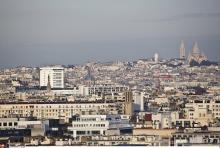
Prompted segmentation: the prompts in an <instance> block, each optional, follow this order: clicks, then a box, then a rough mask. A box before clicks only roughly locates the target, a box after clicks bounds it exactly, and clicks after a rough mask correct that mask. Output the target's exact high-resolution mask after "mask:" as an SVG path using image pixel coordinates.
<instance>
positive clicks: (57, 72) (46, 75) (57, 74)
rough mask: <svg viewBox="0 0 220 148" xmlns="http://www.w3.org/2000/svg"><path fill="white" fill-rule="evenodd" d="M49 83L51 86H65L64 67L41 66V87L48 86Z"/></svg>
mask: <svg viewBox="0 0 220 148" xmlns="http://www.w3.org/2000/svg"><path fill="white" fill-rule="evenodd" d="M48 79H50V80H48ZM48 83H50V84H48ZM49 85H50V87H51V88H64V68H63V67H58V66H56V67H42V68H40V87H48V86H49Z"/></svg>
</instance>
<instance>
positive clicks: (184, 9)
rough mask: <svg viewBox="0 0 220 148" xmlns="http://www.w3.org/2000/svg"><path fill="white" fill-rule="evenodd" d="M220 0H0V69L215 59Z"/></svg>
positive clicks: (219, 50) (218, 57) (219, 54)
mask: <svg viewBox="0 0 220 148" xmlns="http://www.w3.org/2000/svg"><path fill="white" fill-rule="evenodd" d="M219 7H220V1H219V0H0V68H4V67H15V66H41V65H48V64H65V65H66V64H83V63H85V62H88V61H112V60H113V61H114V60H122V61H133V60H137V59H141V58H149V57H152V56H153V55H154V53H155V52H157V53H159V55H160V57H161V58H175V57H179V47H180V42H181V40H184V43H185V47H186V51H187V55H188V53H189V51H191V49H192V46H193V43H194V42H195V41H197V42H198V45H199V48H200V49H201V50H202V51H203V52H204V53H205V55H207V57H208V58H209V59H210V60H212V61H214V60H215V61H220V9H219Z"/></svg>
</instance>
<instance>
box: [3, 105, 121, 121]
mask: <svg viewBox="0 0 220 148" xmlns="http://www.w3.org/2000/svg"><path fill="white" fill-rule="evenodd" d="M105 113H115V114H117V108H116V106H115V104H114V103H98V102H88V103H70V102H65V103H59V102H50V103H49V102H48V103H44V102H38V103H7V104H0V117H6V118H7V117H11V116H16V117H37V118H38V119H64V120H65V121H66V122H68V120H69V118H71V117H72V116H73V115H75V114H105Z"/></svg>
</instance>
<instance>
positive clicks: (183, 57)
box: [179, 40, 186, 59]
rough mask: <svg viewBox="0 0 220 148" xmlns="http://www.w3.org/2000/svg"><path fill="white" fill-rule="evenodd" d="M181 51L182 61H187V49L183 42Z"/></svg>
mask: <svg viewBox="0 0 220 148" xmlns="http://www.w3.org/2000/svg"><path fill="white" fill-rule="evenodd" d="M179 50H180V59H185V58H186V49H185V46H184V42H183V40H182V41H181V44H180V49H179Z"/></svg>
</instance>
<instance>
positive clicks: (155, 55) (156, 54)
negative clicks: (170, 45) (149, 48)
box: [154, 53, 159, 63]
mask: <svg viewBox="0 0 220 148" xmlns="http://www.w3.org/2000/svg"><path fill="white" fill-rule="evenodd" d="M154 62H155V63H158V62H159V54H158V53H155V54H154Z"/></svg>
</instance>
